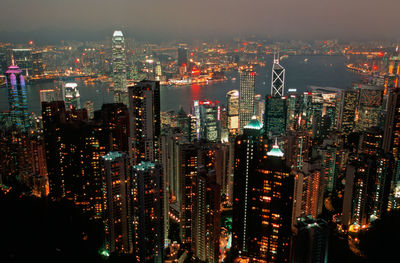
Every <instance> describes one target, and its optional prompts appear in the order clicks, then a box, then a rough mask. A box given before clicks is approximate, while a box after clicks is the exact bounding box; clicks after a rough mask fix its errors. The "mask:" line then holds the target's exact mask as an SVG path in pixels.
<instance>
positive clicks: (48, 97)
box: [39, 89, 56, 103]
mask: <svg viewBox="0 0 400 263" xmlns="http://www.w3.org/2000/svg"><path fill="white" fill-rule="evenodd" d="M39 96H40V102H41V103H42V102H44V101H45V102H51V101H55V100H56V92H55V90H54V89H42V90H40V91H39Z"/></svg>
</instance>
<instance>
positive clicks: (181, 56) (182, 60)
mask: <svg viewBox="0 0 400 263" xmlns="http://www.w3.org/2000/svg"><path fill="white" fill-rule="evenodd" d="M187 66H188V49H187V48H186V47H185V46H179V47H178V67H185V69H187Z"/></svg>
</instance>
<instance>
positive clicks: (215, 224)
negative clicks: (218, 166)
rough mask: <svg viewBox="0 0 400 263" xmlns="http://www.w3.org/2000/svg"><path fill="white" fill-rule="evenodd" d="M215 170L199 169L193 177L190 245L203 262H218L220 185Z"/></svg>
mask: <svg viewBox="0 0 400 263" xmlns="http://www.w3.org/2000/svg"><path fill="white" fill-rule="evenodd" d="M216 181H217V178H216V174H215V171H208V172H207V170H206V169H204V168H203V169H200V171H199V173H198V176H197V178H196V179H195V198H194V204H193V214H194V216H193V229H192V231H193V233H192V237H193V240H192V247H193V249H194V252H195V255H196V256H197V257H198V258H199V259H200V260H201V261H204V262H219V261H218V259H219V242H220V241H219V237H220V235H219V233H220V207H221V205H220V200H221V191H220V190H221V186H220V185H219V184H217V182H216Z"/></svg>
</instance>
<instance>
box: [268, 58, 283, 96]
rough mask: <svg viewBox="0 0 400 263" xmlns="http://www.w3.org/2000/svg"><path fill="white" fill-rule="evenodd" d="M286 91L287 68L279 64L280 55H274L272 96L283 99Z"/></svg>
mask: <svg viewBox="0 0 400 263" xmlns="http://www.w3.org/2000/svg"><path fill="white" fill-rule="evenodd" d="M284 91H285V68H284V67H282V66H281V64H279V54H278V56H277V57H275V55H274V63H273V65H272V78H271V96H272V97H282V96H283V94H284Z"/></svg>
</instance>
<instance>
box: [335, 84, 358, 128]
mask: <svg viewBox="0 0 400 263" xmlns="http://www.w3.org/2000/svg"><path fill="white" fill-rule="evenodd" d="M356 106H357V93H356V92H355V91H354V90H345V91H342V92H341V93H340V105H339V116H338V130H339V131H341V132H342V133H343V134H344V135H349V134H350V133H351V132H353V130H354V119H355V111H356Z"/></svg>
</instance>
